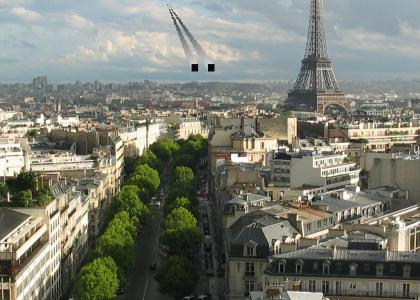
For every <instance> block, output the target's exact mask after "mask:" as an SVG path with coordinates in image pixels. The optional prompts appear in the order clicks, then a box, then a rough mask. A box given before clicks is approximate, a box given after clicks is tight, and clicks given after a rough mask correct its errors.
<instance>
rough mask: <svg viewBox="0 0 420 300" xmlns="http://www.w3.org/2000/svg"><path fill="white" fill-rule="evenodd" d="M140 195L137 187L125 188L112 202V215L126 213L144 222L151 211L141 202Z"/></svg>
mask: <svg viewBox="0 0 420 300" xmlns="http://www.w3.org/2000/svg"><path fill="white" fill-rule="evenodd" d="M138 193H139V189H138V188H137V186H135V185H125V186H123V188H122V189H121V191H120V192H119V193H118V194H116V195H115V196H114V198H113V200H112V203H111V212H112V214H116V213H118V212H121V211H126V212H127V213H128V214H129V216H130V217H132V218H133V217H136V218H137V219H138V220H143V219H144V218H145V217H146V216H147V215H148V214H149V209H148V208H147V206H146V205H145V204H144V203H143V202H141V201H140V199H139V196H138Z"/></svg>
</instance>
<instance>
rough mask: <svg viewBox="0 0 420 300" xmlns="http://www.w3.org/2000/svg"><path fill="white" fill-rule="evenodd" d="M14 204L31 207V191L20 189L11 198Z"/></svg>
mask: <svg viewBox="0 0 420 300" xmlns="http://www.w3.org/2000/svg"><path fill="white" fill-rule="evenodd" d="M12 201H13V204H14V206H17V207H32V191H31V190H26V191H21V192H19V193H18V194H17V195H15V196H14V197H13V198H12Z"/></svg>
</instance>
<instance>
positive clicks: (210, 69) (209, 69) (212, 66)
mask: <svg viewBox="0 0 420 300" xmlns="http://www.w3.org/2000/svg"><path fill="white" fill-rule="evenodd" d="M215 70H216V67H215V65H214V64H208V65H207V71H208V72H214V71H215Z"/></svg>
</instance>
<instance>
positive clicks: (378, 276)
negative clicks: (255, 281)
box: [264, 241, 420, 299]
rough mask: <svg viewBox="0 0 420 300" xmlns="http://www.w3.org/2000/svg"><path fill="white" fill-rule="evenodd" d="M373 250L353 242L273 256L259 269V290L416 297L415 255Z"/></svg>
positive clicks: (419, 269) (418, 268)
mask: <svg viewBox="0 0 420 300" xmlns="http://www.w3.org/2000/svg"><path fill="white" fill-rule="evenodd" d="M375 247H376V243H375V242H374V241H372V242H366V241H354V242H353V243H350V244H349V245H348V246H347V247H344V248H340V249H339V248H337V247H336V246H332V247H331V248H324V249H322V248H315V249H312V248H308V249H303V250H297V251H293V252H288V253H282V254H278V255H273V256H271V257H270V258H269V259H268V266H267V269H266V271H265V279H264V292H265V293H270V292H273V291H275V290H283V289H284V290H293V291H308V292H322V293H323V294H324V295H326V296H327V297H328V298H329V299H341V298H344V297H348V298H345V299H367V298H369V297H372V298H375V299H417V297H418V296H419V295H420V281H419V279H420V278H419V274H420V255H419V254H416V253H411V252H393V251H388V250H380V249H378V248H377V247H376V249H375Z"/></svg>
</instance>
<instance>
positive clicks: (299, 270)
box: [296, 262, 303, 274]
mask: <svg viewBox="0 0 420 300" xmlns="http://www.w3.org/2000/svg"><path fill="white" fill-rule="evenodd" d="M302 270H303V264H302V263H301V262H297V263H296V274H302Z"/></svg>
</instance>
